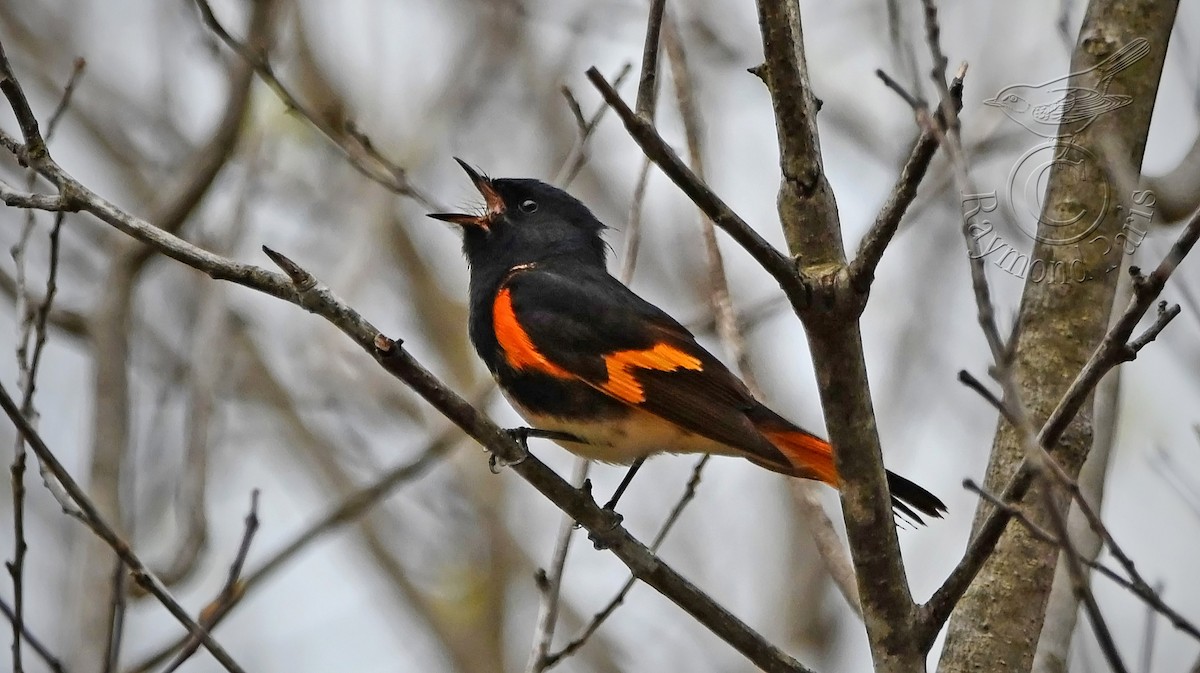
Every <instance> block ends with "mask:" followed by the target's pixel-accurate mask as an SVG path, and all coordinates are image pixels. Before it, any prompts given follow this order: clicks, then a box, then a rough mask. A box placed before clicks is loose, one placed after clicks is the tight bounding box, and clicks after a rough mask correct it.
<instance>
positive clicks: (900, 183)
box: [849, 5, 965, 292]
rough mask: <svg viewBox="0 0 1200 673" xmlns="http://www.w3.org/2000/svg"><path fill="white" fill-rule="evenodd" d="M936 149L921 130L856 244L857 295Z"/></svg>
mask: <svg viewBox="0 0 1200 673" xmlns="http://www.w3.org/2000/svg"><path fill="white" fill-rule="evenodd" d="M889 6H890V5H889ZM875 73H876V74H877V75H878V76H879V77H880V79H882V80H883V81H884V83H885V84H887V85H888V87H889V88H891V89H892V90H893V91H896V93H898V94H900V95H901V96H902V97H904V99H905V100H906V101H907V102H908V104H909V105H911V106H912V107H913V109H914V111H915V110H918V109H920V108H921V107H922V105H921V104H920V102H919V101H918V100H917V99H915V98H913V97H912V96H911V95H910V94H908V92H907V91H905V90H904V88H903V87H901V86H900V85H899V84H896V82H895V81H894V80H892V79H891V78H890V77H888V76H887V74H886V73H884V72H883V71H882V70H876V71H875ZM963 75H965V72H964V73H960V74H959V76H957V77H955V78H954V81H953V82H952V83H951V85H950V95H951V96H953V97H954V101H953V105H954V108H955V109H956V110H961V109H962V91H963ZM939 146H940V142H939V138H938V134H937V133H936V132H935V131H934V130H933V129H928V128H926V129H922V130H921V134H920V135H919V136H918V137H917V141H916V143H914V144H913V148H912V151H910V152H909V155H908V160H907V161H905V163H904V167H903V168H901V169H900V176H899V177H898V178H897V179H896V184H895V185H893V186H892V191H891V193H890V194H888V198H887V201H885V202H884V204H883V208H882V209H880V211H879V215H877V216H876V217H875V222H874V223H873V224H872V225H871V228H870V229H869V230H868V231H867V234H866V235H865V236H863V240H862V242H860V243H859V244H858V254H857V255H855V257H854V260H853V261H852V262H850V269H849V273H850V282H851V284H852V285H853V286H854V289H856V290H858V291H859V292H867V291H869V290H870V288H871V282H872V281H873V280H874V279H875V270H876V269H877V268H878V267H879V262H880V260H882V259H883V253H884V251H885V250H886V249H887V246H888V244H890V243H891V242H892V238H893V237H894V236H895V235H896V230H897V229H899V227H900V220H901V219H902V218H903V217H904V213H905V211H907V210H908V207H909V206H910V205H912V202H913V199H915V198H916V197H917V188H918V187H919V186H920V184H921V180H922V179H924V177H925V171H927V170H928V169H929V165H930V163H932V162H933V156H934V154H936V153H937V149H938V147H939Z"/></svg>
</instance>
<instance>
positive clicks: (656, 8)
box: [634, 0, 667, 124]
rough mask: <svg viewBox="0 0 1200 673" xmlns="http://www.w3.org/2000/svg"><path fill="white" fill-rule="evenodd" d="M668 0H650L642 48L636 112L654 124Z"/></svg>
mask: <svg viewBox="0 0 1200 673" xmlns="http://www.w3.org/2000/svg"><path fill="white" fill-rule="evenodd" d="M666 6H667V0H650V16H649V18H648V19H646V43H645V45H644V46H643V47H642V76H641V78H640V79H639V81H638V92H637V103H636V104H635V105H634V110H635V111H636V112H637V115H638V116H639V117H641V118H642V119H645V120H647V121H649V122H650V123H652V124H653V123H654V109H655V108H656V107H657V106H658V53H659V36H660V35H661V33H662V24H663V10H664V9H665V8H666Z"/></svg>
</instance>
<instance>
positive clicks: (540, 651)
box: [525, 457, 592, 673]
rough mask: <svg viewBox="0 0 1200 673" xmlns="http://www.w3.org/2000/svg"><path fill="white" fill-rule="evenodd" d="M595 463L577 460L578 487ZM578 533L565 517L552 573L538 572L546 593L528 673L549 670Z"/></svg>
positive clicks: (573, 478)
mask: <svg viewBox="0 0 1200 673" xmlns="http://www.w3.org/2000/svg"><path fill="white" fill-rule="evenodd" d="M591 464H592V462H591V461H590V460H588V459H587V458H582V457H577V458H576V459H575V470H574V473H572V475H571V483H572V484H575V485H576V487H581V486H583V483H584V481H586V480H587V473H588V467H589V466H590V465H591ZM574 532H575V522H574V521H572V520H571V517H569V516H564V517H563V518H562V522H560V523H559V525H558V535H557V538H556V539H555V542H554V554H553V555H552V556H551V558H550V571H549V572H546V571H543V570H542V569H540V568H539V569H538V571H537V583H538V588H539V589H541V591H542V600H541V604H540V605H539V606H538V617H537V627H536V628H534V637H533V651H532V652H530V654H529V662H528V663H527V664H526V665H525V670H526V671H527V672H528V673H541V671H544V670H546V659H547V655H548V654H549V653H550V646H551V644H553V642H554V630H555V627H556V626H557V625H558V601H559V595H560V593H561V591H562V581H563V570H564V569H565V568H566V564H567V551H568V550H569V549H570V547H571V537H572V533H574Z"/></svg>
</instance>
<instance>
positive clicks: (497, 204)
mask: <svg viewBox="0 0 1200 673" xmlns="http://www.w3.org/2000/svg"><path fill="white" fill-rule="evenodd" d="M455 161H457V162H458V163H459V165H460V166H462V167H463V170H465V171H466V172H467V175H469V176H470V177H471V181H472V182H473V183H475V188H476V189H478V190H479V193H480V194H482V195H483V198H484V202H485V207H484V212H483V213H482V214H480V215H465V214H461V213H431V214H430V215H429V216H430V217H433V218H436V219H439V220H443V221H446V222H453V223H455V224H458V225H461V226H462V229H463V253H464V254H466V256H467V261H468V262H469V263H470V265H471V268H472V270H473V271H475V270H478V269H479V268H480V267H485V268H489V269H502V270H507V269H510V268H512V267H513V266H516V265H518V264H528V263H531V262H534V263H536V262H547V261H551V260H562V261H566V262H569V263H575V264H586V265H594V266H598V267H599V268H602V269H603V268H604V264H605V259H604V257H605V254H604V253H605V247H604V241H603V239H602V238H601V237H600V233H601V232H602V231H603V230H604V229H605V226H604V225H603V224H602V223H601V222H600V220H597V219H596V217H595V216H594V215H592V212H591V211H590V210H588V209H587V206H585V205H583V204H582V203H580V202H579V200H578V199H576V198H575V197H573V196H571V195H570V194H568V193H566V192H564V191H563V190H561V189H558V188H557V187H553V186H551V185H548V184H546V183H544V182H541V181H540V180H531V179H522V178H498V179H494V180H493V179H491V178H488V177H487V176H485V175H482V174H480V173H479V172H477V171H475V170H474V169H473V168H471V167H470V166H468V165H467V164H466V163H465V162H463V161H462V160H461V159H457V158H456V159H455Z"/></svg>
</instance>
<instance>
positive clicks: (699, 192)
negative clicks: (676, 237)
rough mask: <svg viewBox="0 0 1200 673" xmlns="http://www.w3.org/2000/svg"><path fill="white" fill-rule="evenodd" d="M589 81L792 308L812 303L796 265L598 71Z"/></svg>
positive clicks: (592, 71)
mask: <svg viewBox="0 0 1200 673" xmlns="http://www.w3.org/2000/svg"><path fill="white" fill-rule="evenodd" d="M587 76H588V79H589V80H590V81H591V82H592V84H593V85H594V86H595V87H596V89H597V90H599V91H600V95H602V96H603V97H604V100H605V101H606V102H607V103H608V104H609V105H610V106H611V107H612V109H613V110H614V111H616V113H617V115H618V116H619V117H620V118H621V121H622V122H624V124H625V128H626V130H628V131H629V135H630V136H632V137H633V139H634V141H635V142H637V144H638V146H639V147H641V148H642V152H644V153H645V154H646V156H647V157H648V158H649V159H650V160H651V161H653V162H654V163H655V165H657V166H658V167H659V168H660V169H661V170H662V172H663V173H665V174H666V175H667V177H669V178H671V180H672V181H673V182H674V183H675V184H676V185H678V186H679V188H680V189H681V190H683V193H684V194H686V195H687V196H688V198H690V199H691V200H692V202H693V203H695V204H696V206H697V207H698V208H700V210H702V211H704V214H705V215H707V216H708V218H709V219H710V220H712V222H713V224H715V225H717V226H718V227H720V228H721V229H722V230H724V231H725V232H726V233H727V234H729V235H730V236H731V237H732V238H733V240H735V241H737V243H738V244H739V245H741V246H742V247H743V248H745V250H746V252H748V253H750V256H751V257H753V258H754V260H755V261H756V262H758V263H759V264H760V265H761V266H762V267H763V268H764V269H766V271H767V273H769V274H771V276H772V277H774V278H775V280H776V281H777V282H778V283H779V286H780V287H781V288H783V291H784V294H786V295H787V296H788V299H789V300H790V301H791V302H792V304H793V306H805V305H807V303H808V301H809V297H808V289H807V286H806V284H805V280H804V279H803V277H802V276H801V275H800V274H799V272H798V271H797V270H796V267H795V265H794V264H793V263H792V262H791V260H789V259H788V258H787V257H786V256H784V255H783V253H781V252H779V251H778V250H776V249H775V248H773V247H771V244H770V243H767V241H766V240H765V239H764V238H763V237H762V236H759V234H758V232H756V231H754V229H752V228H751V227H750V225H749V224H747V223H746V221H745V220H743V219H742V218H741V217H739V216H738V214H737V213H735V212H733V210H732V209H731V208H730V207H729V206H728V205H726V204H725V202H724V201H722V200H721V199H720V198H719V197H718V196H717V195H716V194H714V193H713V191H712V190H711V189H709V187H708V185H706V184H704V182H703V181H701V180H700V178H698V177H697V176H696V174H695V173H693V172H692V170H691V169H690V168H688V167H687V165H686V164H685V163H684V162H683V160H682V159H680V158H679V155H677V154H676V153H675V151H674V150H672V149H671V147H670V146H669V145H667V142H666V141H665V140H663V138H662V136H660V135H658V131H656V130H655V128H654V125H653V124H651V123H649V122H647V121H646V120H644V119H642V118H641V117H639V116H638V115H637V114H636V113H635V112H634V111H633V110H631V109H630V108H629V106H628V105H626V104H625V101H623V100H621V96H620V94H618V93H617V90H616V89H614V88H613V87H612V85H611V84H609V83H608V81H607V80H605V79H604V76H603V75H601V74H600V71H599V70H596V69H595V68H589V69H588V71H587Z"/></svg>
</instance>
